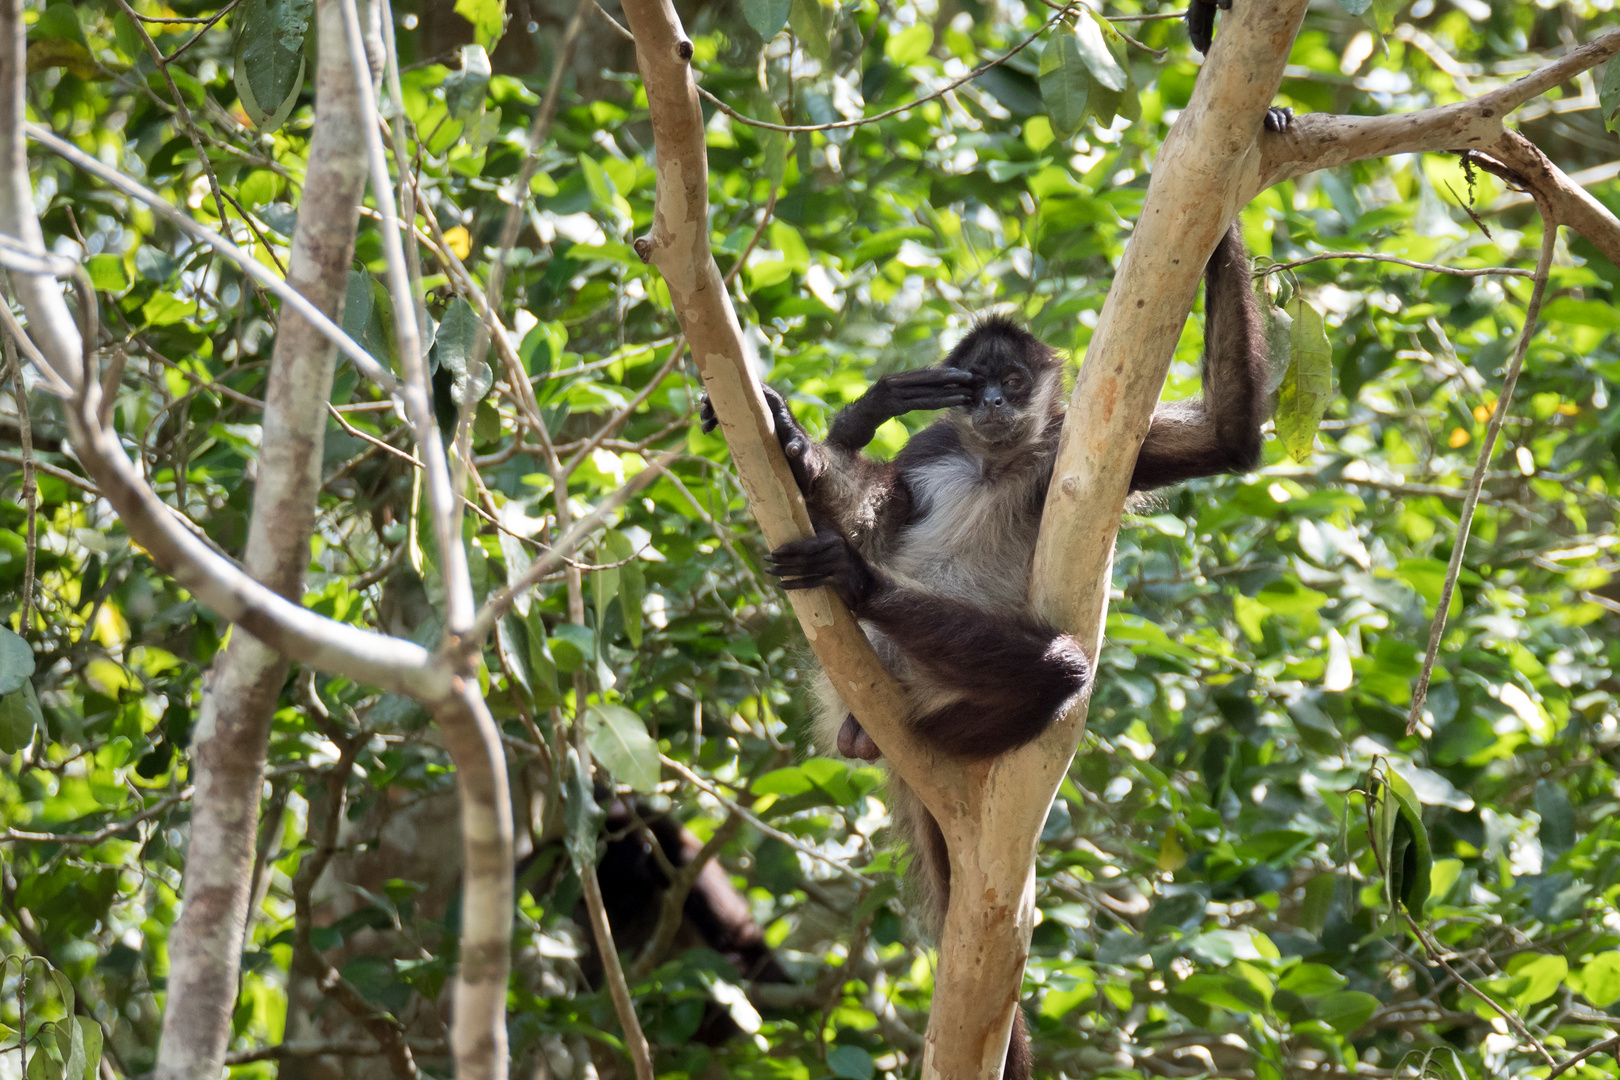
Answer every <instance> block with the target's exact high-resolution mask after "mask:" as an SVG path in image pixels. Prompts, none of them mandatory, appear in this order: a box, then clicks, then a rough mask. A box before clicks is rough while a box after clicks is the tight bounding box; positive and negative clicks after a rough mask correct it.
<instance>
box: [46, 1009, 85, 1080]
mask: <svg viewBox="0 0 1620 1080" xmlns="http://www.w3.org/2000/svg"><path fill="white" fill-rule="evenodd" d="M53 1026H54V1027H55V1028H56V1032H55V1034H56V1048H57V1050H58V1051H59V1052H60V1053H61V1055H62V1076H63V1077H64V1080H81V1078H82V1077H83V1076H84V1072H85V1065H86V1061H85V1053H84V1030H83V1029H82V1028H80V1027H79V1025H78V1024H77V1023H75V1022H74V1017H72V1016H68V1017H65V1018H63V1019H61V1020H58V1021H57V1022H56V1023H55V1025H53Z"/></svg>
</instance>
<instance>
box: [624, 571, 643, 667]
mask: <svg viewBox="0 0 1620 1080" xmlns="http://www.w3.org/2000/svg"><path fill="white" fill-rule="evenodd" d="M646 595H647V575H646V572H645V571H644V570H642V568H641V563H640V561H639V560H634V561H631V562H627V563H625V564H624V565H623V566H621V567H619V610H620V611H621V612H622V613H623V615H624V632H625V636H626V637H628V638H629V639H630V644H631V646H632V647H634V648H637V649H639V648H641V635H642V625H641V619H642V613H641V603H642V598H643V597H645V596H646Z"/></svg>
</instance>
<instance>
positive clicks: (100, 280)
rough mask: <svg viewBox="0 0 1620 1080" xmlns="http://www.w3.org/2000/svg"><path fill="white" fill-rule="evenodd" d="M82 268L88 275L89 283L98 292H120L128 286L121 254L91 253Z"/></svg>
mask: <svg viewBox="0 0 1620 1080" xmlns="http://www.w3.org/2000/svg"><path fill="white" fill-rule="evenodd" d="M84 269H85V273H87V274H89V275H90V284H92V285H94V286H95V287H96V289H97V291H99V292H121V291H123V290H124V289H127V288H129V276H128V275H127V274H125V273H124V257H123V256H122V255H93V256H91V257H90V258H89V259H88V260H87V261H86V262H85V264H84Z"/></svg>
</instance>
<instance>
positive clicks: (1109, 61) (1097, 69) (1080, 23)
mask: <svg viewBox="0 0 1620 1080" xmlns="http://www.w3.org/2000/svg"><path fill="white" fill-rule="evenodd" d="M1110 34H1111V35H1113V36H1114V37H1115V38H1118V36H1119V31H1117V30H1115V29H1114V28H1113V27H1111V26H1108V25H1107V24H1106V23H1103V22H1101V21H1099V20H1098V18H1097V16H1096V15H1095V14H1093V13H1092V12H1090V11H1089V10H1088V11H1087V12H1086V13H1085V14H1084V15H1082V16H1081V17H1080V18H1078V19H1076V20H1075V26H1074V40H1075V44H1076V45H1077V46H1078V47H1079V50H1080V59H1081V61H1082V62H1084V63H1085V65H1086V70H1087V71H1089V72H1090V73H1091V77H1092V79H1093V80H1094V81H1095V82H1096V84H1097V85H1098V86H1100V87H1102V88H1104V89H1106V90H1114V91H1122V90H1124V89H1125V87H1127V86H1129V85H1130V81H1131V79H1130V76H1129V75H1128V74H1126V72H1125V68H1124V66H1123V65H1121V64H1120V62H1119V60H1118V59H1117V58H1116V57H1115V56H1114V53H1113V51H1112V50H1111V49H1110V48H1109V47H1108V45H1109V43H1108V39H1107V37H1106V35H1110Z"/></svg>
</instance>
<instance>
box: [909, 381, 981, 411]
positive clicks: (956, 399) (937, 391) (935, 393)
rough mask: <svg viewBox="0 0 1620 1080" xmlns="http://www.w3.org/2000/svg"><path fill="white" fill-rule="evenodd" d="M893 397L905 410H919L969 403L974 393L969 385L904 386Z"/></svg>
mask: <svg viewBox="0 0 1620 1080" xmlns="http://www.w3.org/2000/svg"><path fill="white" fill-rule="evenodd" d="M895 397H896V400H897V403H898V404H899V405H901V406H903V407H904V408H905V410H906V411H907V412H921V411H922V410H924V409H953V408H955V407H957V406H958V405H971V404H973V397H974V393H973V389H972V388H971V387H958V388H955V389H947V388H939V387H906V388H905V389H902V390H899V391H897V392H896V394H895Z"/></svg>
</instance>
